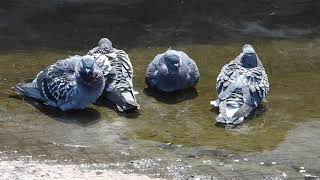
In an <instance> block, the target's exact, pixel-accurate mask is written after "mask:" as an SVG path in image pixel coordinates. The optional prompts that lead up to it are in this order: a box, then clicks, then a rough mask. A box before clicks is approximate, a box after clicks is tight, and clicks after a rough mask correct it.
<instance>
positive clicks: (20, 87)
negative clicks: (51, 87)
mask: <svg viewBox="0 0 320 180" xmlns="http://www.w3.org/2000/svg"><path fill="white" fill-rule="evenodd" d="M13 89H14V90H15V91H16V92H18V93H20V94H23V95H25V96H28V97H31V98H35V99H39V100H43V97H42V96H41V93H40V91H39V90H38V88H37V86H36V84H35V83H19V84H17V85H16V86H15V87H14V88H13Z"/></svg>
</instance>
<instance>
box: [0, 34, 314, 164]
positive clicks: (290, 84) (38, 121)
mask: <svg viewBox="0 0 320 180" xmlns="http://www.w3.org/2000/svg"><path fill="white" fill-rule="evenodd" d="M319 42H320V41H319V40H317V39H316V40H309V39H306V40H279V41H275V40H259V39H253V40H252V41H250V43H252V44H253V45H254V47H255V48H256V51H257V52H258V54H259V57H260V58H261V59H262V62H263V63H264V65H265V67H266V70H267V73H268V75H269V78H270V89H271V91H270V96H269V98H268V102H267V103H265V104H263V105H262V106H261V108H259V109H257V111H256V113H254V114H253V117H252V118H251V119H250V118H249V120H248V121H247V122H246V124H245V125H243V126H242V127H238V128H235V129H225V128H221V127H219V126H216V125H215V118H216V116H217V113H216V112H213V111H212V110H211V107H210V105H209V102H210V100H213V99H214V98H216V93H215V79H216V77H217V75H218V73H219V72H220V69H221V67H222V66H223V64H225V63H227V62H229V61H230V60H231V59H233V58H234V57H235V56H237V55H238V53H239V52H240V47H241V46H242V44H243V43H244V42H238V43H225V44H220V43H219V44H212V45H197V44H195V45H184V46H182V45H181V46H176V47H174V48H175V49H179V50H183V51H186V52H187V53H188V54H190V56H191V57H192V58H193V59H195V61H196V62H197V64H198V67H199V69H200V71H201V75H202V76H201V79H200V82H199V84H198V85H197V87H196V89H190V90H187V91H184V92H182V93H179V94H170V95H167V94H161V93H159V92H154V91H151V90H149V89H146V85H145V84H144V76H145V70H146V67H147V64H148V63H149V62H150V61H151V60H152V58H153V57H154V55H155V54H157V53H159V52H162V51H164V50H165V49H167V48H168V47H150V48H144V49H143V48H139V49H130V50H128V53H129V55H130V57H131V59H132V63H133V66H134V69H135V78H134V83H135V89H136V90H137V91H138V92H140V94H139V95H138V96H137V98H138V100H139V102H140V104H141V108H142V110H141V112H140V113H139V114H136V115H129V116H127V115H125V114H119V113H118V112H117V111H114V109H113V108H112V107H110V106H108V105H104V102H99V103H97V105H92V106H91V108H89V109H87V110H85V111H83V112H77V111H74V112H67V113H63V112H60V111H57V110H56V109H50V108H47V107H43V106H41V105H39V103H37V102H33V101H31V102H30V101H29V100H28V102H29V103H28V102H25V101H23V100H21V99H17V98H10V95H12V94H13V92H12V91H11V90H10V88H11V87H12V86H13V85H14V84H16V83H17V82H22V81H24V79H29V78H33V77H34V76H35V75H36V74H37V73H38V71H39V70H41V69H42V68H44V67H46V66H47V65H48V64H50V63H52V62H55V61H56V60H57V59H60V58H64V57H67V56H68V55H70V54H75V53H78V52H68V51H61V50H59V51H57V50H54V49H40V50H38V51H12V52H10V53H5V52H3V53H1V55H0V63H1V67H0V79H1V80H0V83H1V86H0V91H1V94H0V100H1V103H0V114H1V119H0V122H1V126H0V128H1V131H0V136H2V137H6V138H2V140H1V146H0V148H1V149H7V148H8V147H10V148H12V149H18V150H19V151H22V152H26V153H29V154H30V153H31V155H37V154H39V153H40V154H45V155H46V157H47V158H49V159H59V158H62V159H72V160H75V161H77V162H81V161H85V162H91V161H95V162H113V161H117V160H118V161H119V160H120V161H122V160H124V159H127V158H129V159H132V158H135V157H140V156H143V157H144V156H145V155H146V154H144V152H145V151H146V149H145V148H147V149H149V150H148V151H150V152H148V155H149V156H151V157H157V156H160V155H161V154H162V153H163V152H162V150H161V151H159V150H156V149H153V148H152V147H153V144H154V143H160V145H161V143H169V144H172V145H179V146H172V147H175V148H174V149H173V150H174V151H172V150H170V149H171V148H169V149H168V150H169V151H172V153H171V154H170V158H175V157H179V156H180V155H179V153H182V154H184V156H186V157H189V158H190V157H194V155H192V154H193V153H191V154H188V151H185V152H179V151H178V150H179V147H180V146H183V147H189V148H191V149H192V148H194V151H195V153H196V154H198V152H197V149H198V147H209V148H210V147H211V148H218V149H222V150H223V151H226V152H228V151H230V152H232V153H237V154H238V153H245V152H261V151H266V150H272V149H274V148H276V147H277V146H278V144H279V143H281V142H282V141H283V140H284V138H285V137H286V135H287V132H288V131H289V130H290V129H292V128H293V127H295V124H296V123H299V122H308V121H310V120H312V119H315V118H319V117H320V114H319V111H318V110H319V106H318V102H320V99H319V96H315V94H318V92H319V90H320V74H319V71H318V69H319V68H320V64H319V61H318V58H319V57H320V54H319V52H320V43H319ZM88 48H89V47H88ZM84 52H86V50H83V51H81V52H79V53H80V54H84ZM53 119H55V120H57V121H55V120H53ZM65 122H67V123H65ZM68 122H74V123H75V125H76V126H74V125H73V124H70V123H68ZM78 125H80V126H78ZM44 131H45V132H46V133H43V132H44ZM12 133H14V135H13V134H12ZM26 134H28V138H26ZM11 135H12V136H11ZM39 139H40V140H39ZM146 140H147V141H146ZM150 140H151V141H150ZM50 142H56V143H60V144H77V145H82V146H86V147H90V148H89V149H86V152H87V151H88V152H90V157H89V158H88V156H87V155H86V154H87V153H85V154H83V153H82V152H78V153H77V155H75V154H74V155H72V156H70V157H68V155H67V154H68V152H69V151H70V150H69V149H65V148H66V147H63V148H62V149H61V148H58V149H57V148H54V149H51V150H48V148H52V144H50ZM48 143H49V144H48ZM22 144H23V146H21V145H22ZM109 144H112V146H113V147H110V146H109ZM38 146H39V147H41V148H40V149H38ZM133 147H135V148H134V152H133V153H132V154H130V155H128V156H122V155H117V157H115V155H114V154H117V153H120V154H121V153H122V151H124V150H128V148H129V149H130V148H133ZM34 148H35V149H36V150H34ZM160 149H162V148H160ZM164 149H167V148H164ZM176 150H177V151H178V152H179V153H178V152H175V151H176ZM55 151H57V152H59V153H60V154H61V155H59V153H58V154H56V152H55ZM130 151H133V150H132V149H131V150H130ZM52 153H53V154H55V155H54V156H53V154H52ZM91 153H93V154H95V155H92V154H91ZM177 153H178V154H177ZM189 153H190V152H189ZM101 156H103V158H102V157H101ZM199 158H201V157H199Z"/></svg>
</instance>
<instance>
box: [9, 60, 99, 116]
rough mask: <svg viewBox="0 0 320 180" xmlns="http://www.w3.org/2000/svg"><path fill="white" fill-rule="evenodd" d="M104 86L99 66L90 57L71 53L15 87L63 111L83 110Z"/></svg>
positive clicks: (18, 90)
mask: <svg viewBox="0 0 320 180" xmlns="http://www.w3.org/2000/svg"><path fill="white" fill-rule="evenodd" d="M104 85H105V79H104V75H103V73H102V69H101V68H100V67H99V66H98V65H97V64H96V63H95V61H94V58H93V57H92V56H88V55H86V56H83V57H81V56H72V57H70V58H67V59H64V60H59V61H57V62H56V63H54V64H52V65H50V66H49V67H47V68H46V69H44V70H43V71H41V72H40V73H39V74H38V75H37V77H36V78H35V79H34V80H33V81H32V82H31V83H19V84H17V85H16V86H15V90H16V91H17V92H18V93H20V94H23V95H25V96H28V97H32V98H35V99H38V100H40V101H42V102H44V104H46V105H50V106H54V107H58V108H60V109H61V110H63V111H67V110H71V109H84V108H86V107H88V106H89V105H90V104H92V103H93V102H95V101H96V100H97V98H98V97H99V96H100V95H101V93H102V91H103V88H104Z"/></svg>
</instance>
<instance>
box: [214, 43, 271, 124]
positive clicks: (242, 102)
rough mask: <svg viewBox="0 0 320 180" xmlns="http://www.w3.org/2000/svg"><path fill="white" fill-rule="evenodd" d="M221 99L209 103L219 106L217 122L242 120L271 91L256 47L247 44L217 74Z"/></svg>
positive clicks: (226, 122)
mask: <svg viewBox="0 0 320 180" xmlns="http://www.w3.org/2000/svg"><path fill="white" fill-rule="evenodd" d="M216 90H217V93H218V99H217V100H215V101H211V102H210V104H211V105H213V106H215V107H219V112H220V114H219V115H218V117H217V119H216V120H217V122H220V123H225V124H234V125H236V124H240V123H242V122H243V121H244V118H245V117H248V115H249V114H250V113H251V111H252V110H253V109H255V108H256V107H257V106H258V105H259V104H260V103H261V102H262V101H263V100H265V99H266V97H267V95H268V92H269V82H268V76H267V74H266V72H265V69H264V68H263V65H262V63H261V61H260V59H259V57H258V55H257V54H256V52H255V50H254V49H253V47H252V46H251V45H249V44H246V45H244V46H243V48H242V53H241V54H240V55H239V56H238V57H236V58H235V59H234V60H233V61H231V62H230V63H229V64H226V65H225V66H223V68H222V70H221V72H220V74H219V75H218V77H217V84H216Z"/></svg>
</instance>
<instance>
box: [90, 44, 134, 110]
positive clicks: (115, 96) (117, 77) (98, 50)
mask: <svg viewBox="0 0 320 180" xmlns="http://www.w3.org/2000/svg"><path fill="white" fill-rule="evenodd" d="M88 54H89V55H92V56H94V58H95V61H96V62H97V63H98V64H99V66H100V67H101V68H102V69H103V71H106V72H109V71H110V73H107V74H106V79H107V82H106V85H105V89H104V92H103V93H102V96H104V97H106V98H107V99H108V100H109V101H111V102H112V103H113V104H115V105H116V106H117V108H118V110H119V111H120V112H124V111H134V110H137V109H140V105H139V103H138V101H137V99H136V97H135V94H138V93H137V92H136V91H134V89H133V83H132V78H133V67H132V64H131V62H130V59H129V56H128V55H127V53H126V52H125V51H123V50H118V49H115V48H113V46H112V43H111V41H110V40H109V39H107V38H102V39H101V40H100V41H99V43H98V46H97V47H95V48H93V49H92V50H90V51H89V52H88ZM105 57H107V58H106V59H107V61H104V60H103V59H105ZM105 62H110V64H108V63H107V64H106V63H105Z"/></svg>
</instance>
